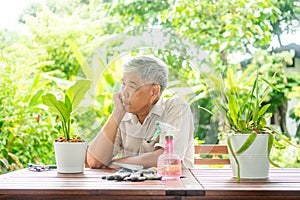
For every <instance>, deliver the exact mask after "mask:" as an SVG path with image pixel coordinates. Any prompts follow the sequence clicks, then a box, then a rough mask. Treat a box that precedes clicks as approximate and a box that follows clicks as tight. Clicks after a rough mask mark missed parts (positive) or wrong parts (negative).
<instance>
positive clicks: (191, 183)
mask: <svg viewBox="0 0 300 200" xmlns="http://www.w3.org/2000/svg"><path fill="white" fill-rule="evenodd" d="M114 172H115V170H106V169H99V170H97V169H94V170H93V169H92V170H91V169H86V170H85V171H84V173H82V174H59V173H57V172H56V171H55V170H53V171H44V172H32V171H29V170H27V169H23V170H19V171H16V172H12V173H8V174H5V175H3V176H0V199H1V198H2V197H5V198H16V197H19V198H21V197H22V198H23V197H24V196H26V197H28V199H31V198H33V199H36V198H37V197H45V198H46V199H47V198H48V197H50V196H63V197H64V198H65V197H67V196H68V197H74V195H75V197H76V198H77V197H79V196H89V199H90V196H94V195H99V196H102V197H104V196H105V197H107V199H110V197H112V196H115V195H117V196H121V197H122V199H123V197H130V199H132V198H137V197H139V199H140V198H141V199H144V197H147V198H148V199H149V198H154V199H157V198H158V199H159V198H161V197H165V198H166V197H167V199H169V198H171V197H173V198H174V197H176V196H186V195H203V194H204V192H203V188H202V187H201V185H200V184H199V183H198V181H197V180H196V179H195V177H194V176H193V175H192V174H191V173H190V171H189V170H188V169H185V170H183V173H184V178H181V179H178V180H168V181H161V180H146V181H142V182H131V181H128V182H127V181H109V180H106V179H102V178H101V177H102V176H104V175H108V174H111V173H114ZM199 191H200V192H199Z"/></svg>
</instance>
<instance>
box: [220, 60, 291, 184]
mask: <svg viewBox="0 0 300 200" xmlns="http://www.w3.org/2000/svg"><path fill="white" fill-rule="evenodd" d="M254 67H255V65H250V66H249V67H248V68H247V69H246V70H245V71H243V73H242V74H241V76H238V74H237V73H236V74H235V73H234V72H233V70H232V69H228V70H227V73H226V76H224V77H223V78H221V81H219V82H218V84H216V85H218V87H219V89H220V95H221V98H222V100H221V101H218V102H217V105H218V109H219V111H221V112H222V114H223V115H224V116H225V118H226V132H227V133H229V134H228V138H227V144H228V148H229V150H230V152H231V153H232V156H233V158H234V160H235V161H236V163H237V168H238V175H237V179H238V180H239V179H240V165H239V161H238V159H237V157H236V156H237V155H239V154H241V153H243V152H244V151H246V150H247V149H248V148H249V147H250V146H251V145H252V144H253V142H254V141H255V139H256V137H257V134H268V147H267V148H268V159H269V162H270V163H271V164H272V165H274V166H276V167H279V166H278V165H277V164H276V163H274V162H273V161H272V160H271V158H270V153H271V149H272V147H273V145H274V143H275V138H278V139H281V140H283V141H285V142H286V144H291V143H290V141H289V140H288V139H287V138H286V137H284V136H283V135H281V134H280V133H278V132H277V131H275V130H274V128H273V127H272V126H270V125H268V124H267V119H268V118H270V117H271V116H272V113H267V111H268V108H269V107H270V106H271V104H266V103H264V102H265V101H266V99H267V98H268V94H269V93H270V92H271V90H272V89H273V90H278V89H277V88H276V87H275V86H274V85H273V84H272V83H270V82H269V81H268V80H266V79H265V78H264V77H263V75H262V74H260V73H259V71H258V69H257V67H256V68H254ZM232 134H249V136H248V138H247V139H246V140H245V142H244V143H243V145H241V147H240V148H239V149H238V150H237V151H236V152H234V150H233V148H232V145H231V139H230V138H231V135H232ZM276 144H278V145H279V144H280V143H279V141H277V140H276Z"/></svg>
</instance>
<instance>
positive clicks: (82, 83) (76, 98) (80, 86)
mask: <svg viewBox="0 0 300 200" xmlns="http://www.w3.org/2000/svg"><path fill="white" fill-rule="evenodd" d="M89 88H90V81H89V80H79V81H77V82H76V83H75V84H74V85H73V86H71V87H70V88H69V89H68V90H67V91H66V96H68V97H69V99H70V101H71V104H72V111H74V110H75V108H76V107H77V106H78V105H79V103H80V102H81V100H82V99H83V98H84V96H85V93H86V92H87V91H88V90H89Z"/></svg>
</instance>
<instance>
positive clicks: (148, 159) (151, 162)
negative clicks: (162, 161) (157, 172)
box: [114, 148, 164, 168]
mask: <svg viewBox="0 0 300 200" xmlns="http://www.w3.org/2000/svg"><path fill="white" fill-rule="evenodd" d="M163 152H164V149H163V148H158V149H157V150H155V151H153V152H147V153H143V154H141V155H138V156H133V157H126V158H120V159H116V160H114V161H118V162H121V163H126V164H133V165H143V166H144V168H149V167H156V166H157V160H158V157H159V156H160V155H161V154H162V153H163Z"/></svg>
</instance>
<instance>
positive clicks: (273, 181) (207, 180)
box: [191, 166, 300, 200]
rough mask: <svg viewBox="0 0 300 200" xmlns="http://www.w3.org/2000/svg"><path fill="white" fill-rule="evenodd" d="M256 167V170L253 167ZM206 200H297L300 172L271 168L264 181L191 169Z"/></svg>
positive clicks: (229, 170)
mask: <svg viewBox="0 0 300 200" xmlns="http://www.w3.org/2000/svg"><path fill="white" fill-rule="evenodd" d="M253 167H255V166H253ZM191 171H192V173H193V174H194V176H195V177H196V178H197V180H198V181H199V182H200V183H201V185H202V186H203V187H204V189H205V197H206V198H207V199H209V198H211V199H245V198H246V199H266V200H273V199H298V200H300V168H271V169H270V174H269V178H267V179H241V180H240V182H237V180H236V179H235V178H233V177H232V171H231V169H212V168H210V169H191Z"/></svg>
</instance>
